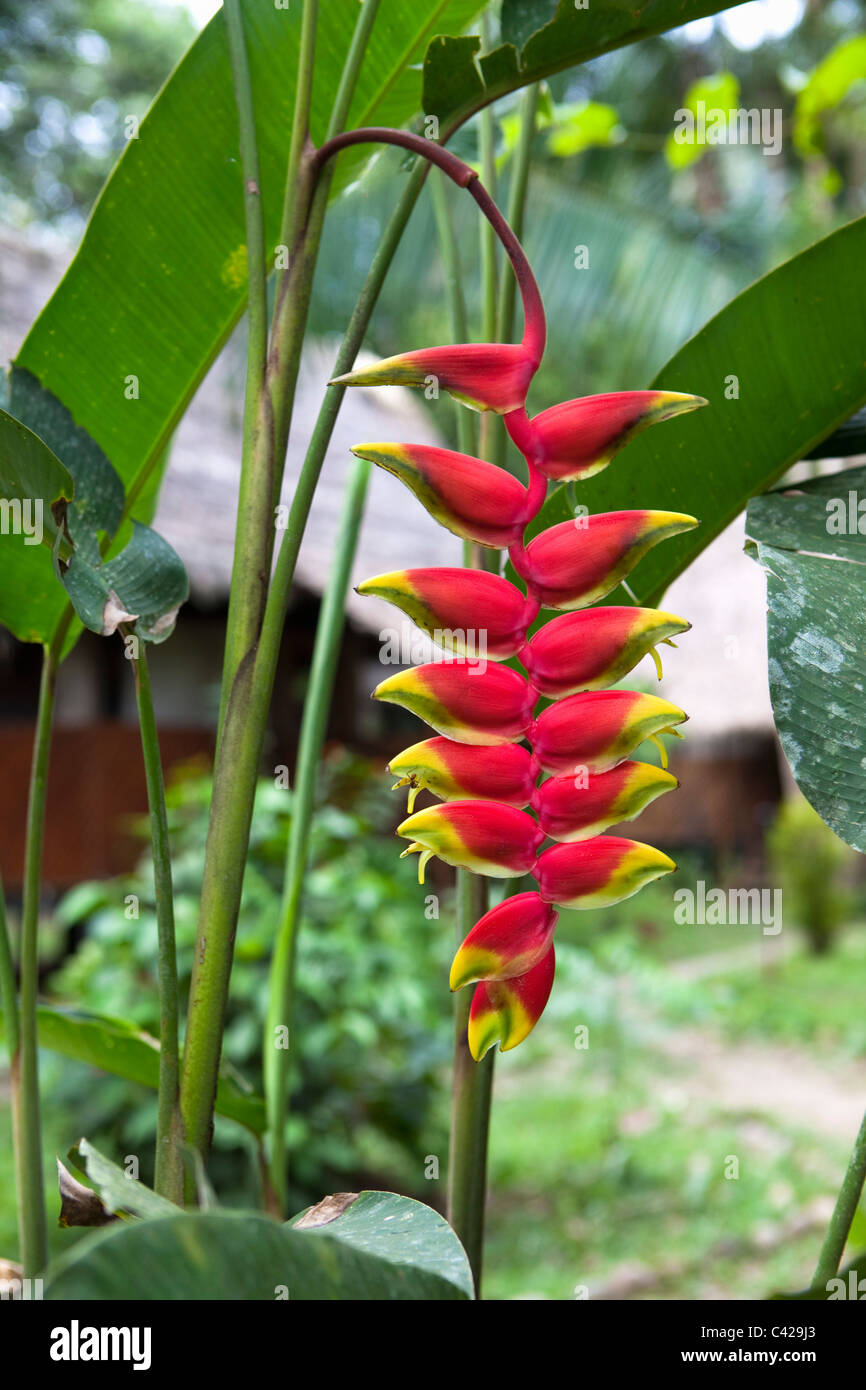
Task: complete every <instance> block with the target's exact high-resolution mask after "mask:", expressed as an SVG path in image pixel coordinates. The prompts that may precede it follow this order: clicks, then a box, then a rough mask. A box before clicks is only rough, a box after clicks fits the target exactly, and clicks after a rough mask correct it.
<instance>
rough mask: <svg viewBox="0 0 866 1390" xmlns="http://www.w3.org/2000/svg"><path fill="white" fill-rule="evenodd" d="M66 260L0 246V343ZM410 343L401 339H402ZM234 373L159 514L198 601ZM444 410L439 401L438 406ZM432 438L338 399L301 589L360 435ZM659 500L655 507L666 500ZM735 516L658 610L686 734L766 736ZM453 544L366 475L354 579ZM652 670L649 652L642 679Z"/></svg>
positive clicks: (373, 619) (185, 435) (231, 433)
mask: <svg viewBox="0 0 866 1390" xmlns="http://www.w3.org/2000/svg"><path fill="white" fill-rule="evenodd" d="M64 259H65V258H64V257H62V256H59V255H58V254H56V253H49V252H45V251H38V250H34V249H33V248H32V247H30V246H28V245H27V244H26V243H25V242H24V241H23V240H22V239H21V238H15V237H11V236H8V235H7V236H5V237H4V238H2V240H0V351H2V355H3V359H4V360H6V359H8V358H10V357H11V356H12V355H13V353H14V351H15V350H16V349H17V347H18V345H19V344H20V342H21V340H22V339H23V337H24V334H25V332H26V330H27V327H28V326H29V324H30V322H31V321H32V319H33V318H34V317H35V315H36V314H37V313H38V311H39V309H40V308H41V306H42V304H43V303H44V302H45V300H46V299H47V298H48V296H49V294H50V292H51V290H52V289H53V287H54V285H55V284H56V283H57V280H58V279H59V277H60V274H61V272H62V270H63V267H64ZM401 346H406V345H401ZM334 352H335V349H334V347H333V346H331V345H327V344H323V343H314V344H311V345H309V346H308V347H307V349H306V350H305V353H304V360H303V364H302V368H301V374H300V379H299V383H298V392H297V398H296V405H295V415H294V424H293V429H292V437H291V441H290V445H289V455H288V463H287V468H286V480H285V486H284V489H283V497H284V500H287V501H288V500H289V499H290V498H291V494H292V491H293V487H294V483H295V480H296V478H297V476H298V471H299V468H300V466H301V463H302V461H303V457H304V453H305V451H306V446H307V443H308V441H309V438H310V435H311V432H312V429H313V426H314V423H315V419H316V414H317V411H318V408H319V404H320V401H321V394H322V389H323V386H324V383H325V382H326V381H327V379H328V376H329V375H330V372H331V368H332V365H333V359H334ZM241 398H242V370H241V369H239V365H238V360H237V351H236V350H235V353H234V355H232V352H231V345H230V348H229V349H228V350H227V352H226V353H224V354H223V356H222V357H221V358H220V360H219V361H218V362H217V363H216V364H215V365H214V367H213V369H212V371H211V372H210V374H209V376H208V377H207V379H206V380H205V382H204V383H203V385H202V387H201V389H200V390H199V392H198V394H197V395H196V398H195V400H194V401H193V403H192V405H191V406H190V408H189V410H188V411H187V414H186V416H185V418H184V420H183V423H182V424H181V426H180V429H179V430H178V432H177V435H176V438H175V442H174V445H173V448H172V456H171V462H170V466H169V470H168V473H167V476H166V480H165V484H164V487H163V492H162V496H161V499H160V503H159V508H158V512H157V516H156V520H155V525H156V526H157V529H158V530H160V531H161V532H162V534H163V535H165V537H166V538H167V539H168V540H169V541H170V542H171V543H172V545H174V546H175V548H176V549H177V551H178V552H179V554H180V555H181V556H182V558H183V560H184V562H185V564H186V566H187V569H188V571H189V575H190V582H191V586H192V593H193V596H194V597H195V599H196V600H197V601H198V602H200V603H202V604H221V603H223V602H224V601H225V598H226V596H227V593H228V588H229V582H230V577H231V565H232V549H233V540H234V522H235V509H236V504H237V488H238V472H239V459H240V420H241V408H242V399H241ZM439 408H441V409H443V410H450V409H451V408H452V406H451V403H450V401H449V400H448V399H447V398H446V397H443V398H442V400H441V402H440V407H439ZM375 439H382V440H388V439H391V440H405V441H413V442H417V443H434V442H436V435H435V432H434V422H432V421H431V415H430V414H429V413H428V412H427V411H425V410H424V409H423V407H422V406H421V405H420V403H419V401H418V399H417V397H416V396H414V395H413V394H412V393H411V392H409V391H405V390H402V389H400V388H387V389H380V390H376V391H373V390H363V389H361V390H353V391H349V392H347V394H346V397H345V399H344V402H343V407H342V410H341V413H340V417H339V419H338V422H337V426H336V429H335V431H334V436H333V439H332V441H331V445H330V447H329V449H328V454H327V457H326V460H325V464H324V467H323V469H322V475H321V481H320V484H319V487H318V490H317V493H316V498H315V502H314V504H313V509H312V514H311V517H310V521H309V524H308V527H307V532H306V535H305V538H304V542H303V546H302V549H301V554H300V560H299V565H298V583H299V585H301V586H303V587H304V588H305V589H308V590H310V591H313V592H315V593H320V592H321V591H322V589H323V587H324V584H325V580H326V576H327V574H328V572H329V567H330V562H331V555H332V553H333V544H334V537H335V534H336V530H337V524H338V517H339V512H340V507H341V502H342V496H343V491H344V486H345V481H346V477H347V472H348V469H349V468H350V467H351V465H352V462H353V460H352V455H351V454H350V453H349V446H350V445H351V444H353V443H360V442H362V441H365V440H375ZM660 505H663V499H661V502H660ZM742 545H743V521H742V518H740V519H739V520H738V521H737V522H735V523H734V524H733V525H732V526H731V527H729V528H728V530H727V531H726V532H725V533H724V535H723V536H721V537H719V539H718V540H716V541H715V542H713V544H712V545H710V546H709V547H708V549H707V550H706V551H705V552H704V554H703V555H702V556H701V557H700V558H699V559H698V561H697V562H696V563H695V564H694V565H693V566H692V567H691V569H690V570H689V571H688V573H687V575H685V576H684V577H683V578H681V579H680V580H678V581H677V582H676V583H675V584H674V585H673V586H672V587H671V589H670V591H669V592H668V594H667V596H666V599H665V606H666V607H667V608H669V609H671V610H672V611H673V612H676V613H681V614H682V616H684V617H686V618H688V619H689V620H690V621H691V623H692V625H693V627H692V631H691V632H689V633H687V634H686V635H685V636H684V637H683V638H682V639H681V641H680V645H679V648H678V650H676V651H672V650H671V649H670V648H662V652H663V657H664V666H665V680H664V685H663V692H664V694H665V695H666V696H667V698H669V699H671V700H674V701H675V702H676V703H677V704H680V705H682V706H683V707H684V708H685V709H686V710H688V712H689V714H690V716H691V724H690V726H689V733H690V735H691V737H692V739H693V740H697V739H701V738H708V737H718V736H724V735H729V734H731V733H734V732H742V731H746V730H754V731H756V732H757V731H767V730H769V729H770V728H771V727H772V715H771V710H770V703H769V697H768V694H767V674H766V671H767V663H766V639H765V627H764V610H765V596H764V580H763V576H762V574H761V571H760V570H759V568H758V566H757V565H756V564H754V563H753V562H752V561H751V560H748V559H746V557H745V556H744V554H743V550H742ZM459 563H460V545H459V542H458V541H457V540H456V539H455V538H454V537H453V536H451V535H450V534H449V533H448V532H446V531H443V530H442V529H441V528H440V527H438V526H437V525H436V524H435V523H434V522H433V521H432V520H431V519H430V518H429V517H428V516H427V515H426V513H425V512H424V511H423V509H422V508H421V507H420V506H419V505H418V504H417V502H415V501H414V499H413V498H412V497H411V496H410V494H409V493H408V492H407V491H406V490H405V488H403V486H402V485H401V484H400V483H398V482H397V481H396V479H394V478H392V477H390V476H388V475H386V474H383V473H380V472H379V471H378V470H375V469H374V476H373V479H372V484H371V488H370V494H369V500H368V504H367V510H366V515H365V520H364V524H363V527H362V531H361V538H360V544H359V547H358V554H357V556H356V562H355V566H354V569H353V583H356V582H358V581H359V580H360V579H362V578H364V577H367V576H369V575H373V574H377V573H382V572H383V571H387V570H391V569H401V568H404V567H406V566H408V565H434V564H459ZM348 614H349V618H350V621H351V622H352V623H353V624H355V625H357V626H358V627H360V628H362V629H364V630H366V631H368V632H371V633H373V634H378V633H379V632H380V631H381V629H382V628H384V627H391V628H394V627H398V626H400V619H399V614H397V613H396V612H395V610H393V609H390V608H389V607H388V606H387V605H385V604H383V603H380V602H379V601H378V600H373V599H362V598H359V597H358V596H357V595H356V594H354V593H351V594H350V595H349V598H348ZM650 674H651V670H650V668H649V665H648V659H647V675H648V676H649V675H650Z"/></svg>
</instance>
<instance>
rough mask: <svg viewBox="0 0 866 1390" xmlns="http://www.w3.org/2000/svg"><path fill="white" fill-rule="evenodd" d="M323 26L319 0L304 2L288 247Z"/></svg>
mask: <svg viewBox="0 0 866 1390" xmlns="http://www.w3.org/2000/svg"><path fill="white" fill-rule="evenodd" d="M318 22H319V0H303V10H302V12H301V46H300V49H299V51H298V78H297V82H296V84H295V110H294V113H293V116H292V137H291V141H290V144H289V163H288V168H287V171H286V188H285V193H284V195H283V218H282V224H281V228H280V241H281V242H282V244H283V245H284V246H287V247H290V246H293V245H294V244H295V241H296V239H297V236H298V233H299V232H300V223H299V221H298V219H299V217H300V215H301V213H302V211H303V207H302V204H301V203H300V202H299V200H298V199H297V197H296V196H295V195H296V193H297V188H298V180H299V178H300V175H301V167H302V161H303V158H304V147H305V145H306V143H307V141H308V139H309V136H310V109H311V106H312V100H313V74H314V72H315V63H316V28H317V25H318Z"/></svg>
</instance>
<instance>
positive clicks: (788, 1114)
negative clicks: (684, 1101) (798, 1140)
mask: <svg viewBox="0 0 866 1390" xmlns="http://www.w3.org/2000/svg"><path fill="white" fill-rule="evenodd" d="M656 1045H657V1047H658V1049H659V1051H660V1052H662V1053H663V1054H664V1055H665V1056H667V1057H669V1058H670V1059H671V1061H672V1063H673V1064H674V1066H675V1067H676V1073H677V1074H676V1083H677V1085H678V1086H680V1087H681V1088H682V1089H684V1090H685V1091H686V1093H687V1094H688V1096H689V1099H690V1100H691V1101H695V1102H700V1103H701V1104H705V1103H706V1102H707V1101H708V1100H711V1101H712V1103H713V1104H714V1105H715V1106H718V1107H719V1108H720V1109H725V1110H738V1111H753V1112H755V1113H756V1114H758V1115H761V1116H766V1117H770V1116H772V1117H775V1118H776V1119H778V1120H781V1121H782V1122H783V1123H784V1124H786V1125H796V1126H799V1127H800V1128H801V1129H813V1130H815V1131H816V1132H817V1133H821V1134H826V1135H833V1136H834V1137H836V1138H838V1139H840V1140H843V1141H845V1142H846V1143H853V1142H854V1138H855V1136H856V1134H857V1129H858V1126H859V1124H860V1120H861V1117H862V1114H863V1110H864V1107H866V1062H844V1063H833V1062H831V1061H829V1060H824V1061H821V1060H818V1059H813V1057H812V1056H811V1055H810V1054H809V1053H808V1052H807V1051H806V1050H805V1049H804V1048H797V1047H784V1046H782V1045H780V1044H777V1043H761V1042H731V1041H730V1040H729V1039H727V1038H723V1037H721V1036H719V1035H717V1034H715V1033H713V1032H711V1031H709V1030H707V1029H700V1028H679V1029H677V1030H676V1031H671V1032H669V1033H666V1034H664V1035H660V1036H659V1037H658V1038H657V1039H656Z"/></svg>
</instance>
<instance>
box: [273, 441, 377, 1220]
mask: <svg viewBox="0 0 866 1390" xmlns="http://www.w3.org/2000/svg"><path fill="white" fill-rule="evenodd" d="M369 480H370V464H369V462H368V461H367V460H366V459H358V460H357V462H356V464H355V466H354V468H353V469H352V472H351V474H350V476H349V481H348V485H347V489H346V495H345V500H344V504H343V512H342V516H341V519H340V526H339V531H338V533H337V542H336V546H335V550H334V558H333V560H332V563H331V572H330V575H329V577H328V583H327V587H326V589H325V593H324V597H323V599H322V607H321V611H320V613H319V622H318V626H317V628H316V641H315V646H314V648H313V659H312V665H311V667H310V679H309V684H308V686H307V692H306V698H305V700H304V715H303V719H302V721H301V732H300V739H299V743H298V760H297V767H296V771H295V784H294V789H293V791H292V822H291V829H290V832H289V843H288V848H287V854H286V874H285V880H284V885H283V900H282V905H281V908H280V922H279V927H278V929H277V937H276V945H275V947H274V954H273V959H272V962H271V976H270V987H269V994H268V1011H267V1019H266V1023H265V1046H264V1073H265V1102H266V1105H267V1113H268V1134H269V1138H270V1153H269V1171H270V1181H271V1188H272V1191H273V1192H274V1193H275V1194H276V1197H277V1200H278V1202H279V1204H280V1207H281V1208H282V1210H283V1211H285V1209H286V1197H287V1174H286V1116H287V1111H288V1073H289V1051H288V1048H289V1045H290V1042H291V1025H292V1018H293V1007H292V1006H293V995H294V981H295V961H296V957H297V942H298V925H299V919H300V912H301V902H302V895H303V886H304V877H305V874H306V869H307V859H308V856H309V846H310V835H311V832H312V825H313V809H314V802H315V792H316V777H317V774H318V771H319V765H320V762H321V757H322V746H323V744H324V741H325V733H326V731H327V727H328V715H329V713H330V707H331V698H332V696H333V693H334V681H335V679H336V674H337V664H338V662H339V658H340V645H341V642H342V638H343V626H344V621H345V619H344V609H345V604H346V592H347V590H348V587H349V577H350V574H351V569H352V564H353V561H354V558H355V550H356V547H357V543H358V533H359V531H360V527H361V519H362V516H363V513H364V503H365V501H366V497H367V485H368V483H369Z"/></svg>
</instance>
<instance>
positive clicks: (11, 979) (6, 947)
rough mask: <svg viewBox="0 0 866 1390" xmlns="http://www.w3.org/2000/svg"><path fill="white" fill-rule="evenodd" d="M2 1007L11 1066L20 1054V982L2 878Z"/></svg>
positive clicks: (0, 901)
mask: <svg viewBox="0 0 866 1390" xmlns="http://www.w3.org/2000/svg"><path fill="white" fill-rule="evenodd" d="M0 1009H2V1010H3V1033H4V1037H5V1039H6V1051H7V1053H8V1055H9V1065H10V1067H14V1066H15V1059H16V1057H17V1055H18V1039H19V1031H18V984H17V982H16V979H15V960H14V958H13V956H12V940H11V938H10V936H9V922H8V919H7V916H6V895H5V893H4V892H3V881H2V879H0Z"/></svg>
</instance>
